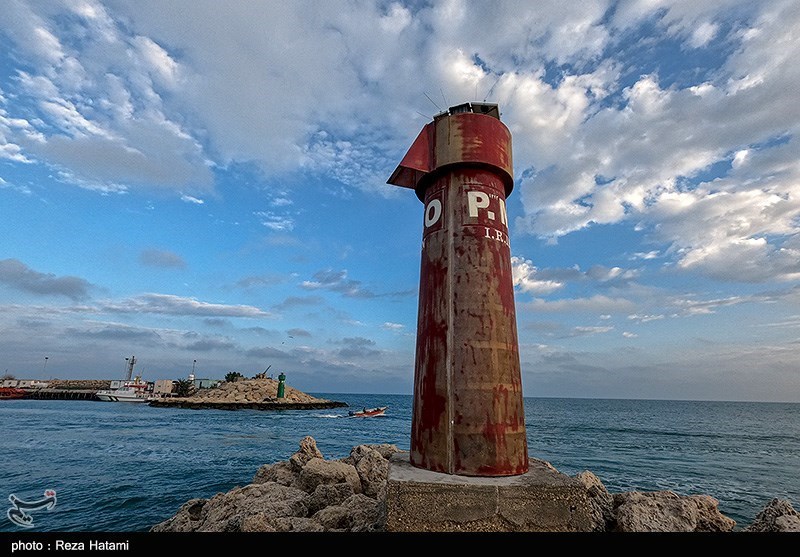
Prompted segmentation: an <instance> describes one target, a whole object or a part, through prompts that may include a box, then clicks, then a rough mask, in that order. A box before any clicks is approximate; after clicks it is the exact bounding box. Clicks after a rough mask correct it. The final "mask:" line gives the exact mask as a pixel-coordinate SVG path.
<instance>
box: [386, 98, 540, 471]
mask: <svg viewBox="0 0 800 557" xmlns="http://www.w3.org/2000/svg"><path fill="white" fill-rule="evenodd" d="M388 183H389V184H392V185H395V186H400V187H405V188H410V189H413V190H414V191H415V192H416V194H417V197H418V198H419V199H420V200H421V201H422V202H423V203H424V205H425V207H424V212H423V233H422V262H421V267H420V285H419V309H418V315H417V346H416V358H415V369H414V407H413V415H412V424H411V451H410V460H411V464H413V465H414V466H416V467H419V468H425V469H428V470H433V471H436V472H444V473H447V474H457V475H464V476H513V475H520V474H524V473H525V472H527V471H528V446H527V438H526V433H525V412H524V408H523V402H522V381H521V377H520V363H519V347H518V342H517V321H516V311H515V307H514V286H513V280H512V275H511V250H510V244H509V237H508V217H507V214H506V203H505V201H506V198H507V197H508V195H509V194H510V193H511V190H512V188H513V186H514V177H513V169H512V164H511V133H510V132H509V130H508V128H507V127H506V126H505V125H504V124H503V123H502V122H501V121H500V113H499V110H498V107H497V105H496V104H490V103H465V104H461V105H458V106H453V107H450V108H449V109H448V110H447V111H445V112H443V113H441V114H438V115H437V116H435V117H434V119H433V121H432V122H430V123H428V124H427V125H426V126H425V127H424V128H423V129H422V131H421V132H420V134H419V136H417V138H416V140H415V141H414V143H413V144H412V145H411V147H410V149H409V150H408V152H407V153H406V155H405V157H403V160H402V161H401V162H400V164H399V166H398V167H397V169H396V170H395V171H394V172H393V173H392V175H391V177H390V178H389V180H388Z"/></svg>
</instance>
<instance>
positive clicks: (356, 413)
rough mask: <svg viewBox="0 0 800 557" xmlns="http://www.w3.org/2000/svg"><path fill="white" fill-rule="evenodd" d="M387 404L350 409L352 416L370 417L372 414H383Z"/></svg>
mask: <svg viewBox="0 0 800 557" xmlns="http://www.w3.org/2000/svg"><path fill="white" fill-rule="evenodd" d="M387 408H389V407H388V406H378V407H377V408H364V409H363V410H357V411H352V410H351V411H350V412H349V414H350V416H351V417H353V418H371V417H372V416H383V414H384V413H385V412H386V409H387Z"/></svg>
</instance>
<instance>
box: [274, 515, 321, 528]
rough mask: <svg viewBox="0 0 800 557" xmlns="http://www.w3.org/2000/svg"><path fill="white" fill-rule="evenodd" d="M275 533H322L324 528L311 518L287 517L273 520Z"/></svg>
mask: <svg viewBox="0 0 800 557" xmlns="http://www.w3.org/2000/svg"><path fill="white" fill-rule="evenodd" d="M275 530H276V531H277V532H323V531H324V530H325V528H324V527H323V526H322V524H320V523H319V522H317V521H316V520H314V519H312V518H301V517H296V516H287V517H285V518H277V519H275Z"/></svg>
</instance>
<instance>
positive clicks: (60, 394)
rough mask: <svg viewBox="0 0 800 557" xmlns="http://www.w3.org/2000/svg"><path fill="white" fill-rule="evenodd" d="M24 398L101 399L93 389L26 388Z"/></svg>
mask: <svg viewBox="0 0 800 557" xmlns="http://www.w3.org/2000/svg"><path fill="white" fill-rule="evenodd" d="M25 391H26V392H25V396H24V397H23V398H26V399H31V400H99V399H98V398H97V391H94V390H91V389H25Z"/></svg>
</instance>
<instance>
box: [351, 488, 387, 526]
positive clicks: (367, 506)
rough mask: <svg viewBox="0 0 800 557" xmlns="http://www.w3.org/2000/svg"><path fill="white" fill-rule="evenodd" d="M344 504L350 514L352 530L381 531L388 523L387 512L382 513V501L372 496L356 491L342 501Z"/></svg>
mask: <svg viewBox="0 0 800 557" xmlns="http://www.w3.org/2000/svg"><path fill="white" fill-rule="evenodd" d="M342 506H343V507H344V508H345V509H347V510H348V513H349V515H350V526H349V530H350V531H351V532H375V531H381V530H383V528H384V526H385V524H386V517H385V512H384V513H381V506H382V505H381V503H380V502H379V501H376V500H375V499H372V498H371V497H367V496H366V495H363V494H360V493H356V494H354V495H352V496H350V497H349V498H348V499H347V500H346V501H345V502H344V503H342ZM383 507H384V508H385V505H383ZM381 520H382V522H381Z"/></svg>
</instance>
